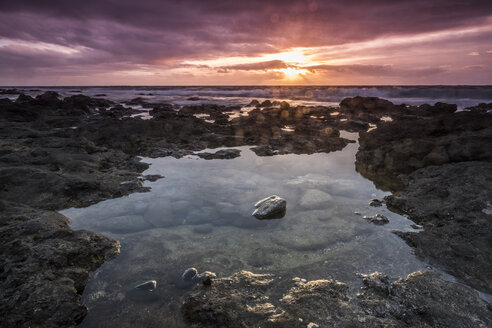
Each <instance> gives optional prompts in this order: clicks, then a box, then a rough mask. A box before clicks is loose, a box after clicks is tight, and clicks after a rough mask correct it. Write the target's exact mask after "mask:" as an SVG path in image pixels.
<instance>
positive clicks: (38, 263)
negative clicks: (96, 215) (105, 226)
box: [0, 201, 119, 327]
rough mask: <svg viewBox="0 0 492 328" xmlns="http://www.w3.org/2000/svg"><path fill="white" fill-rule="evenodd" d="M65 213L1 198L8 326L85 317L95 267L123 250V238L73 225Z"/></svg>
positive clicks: (0, 304) (2, 287) (1, 300)
mask: <svg viewBox="0 0 492 328" xmlns="http://www.w3.org/2000/svg"><path fill="white" fill-rule="evenodd" d="M68 222H69V221H68V219H67V218H66V217H64V216H63V215H61V214H58V213H56V212H51V211H45V210H37V209H33V208H30V207H27V206H23V205H18V204H13V203H8V202H5V201H0V253H1V254H2V256H1V257H0V313H1V314H2V320H1V322H0V326H2V327H69V326H74V325H75V324H77V323H79V322H80V321H82V319H83V318H84V316H85V315H86V313H87V308H86V307H85V305H83V304H82V303H81V301H80V295H81V294H82V292H83V291H84V287H85V284H86V280H87V279H88V278H89V271H93V270H95V269H97V268H98V267H99V266H100V265H101V264H102V263H103V262H104V261H105V260H107V259H110V258H112V257H114V256H115V255H116V254H118V253H119V243H118V242H117V241H113V240H111V239H109V238H106V237H102V236H100V235H97V234H96V233H93V232H90V231H84V230H80V231H73V230H71V229H70V227H69V225H68Z"/></svg>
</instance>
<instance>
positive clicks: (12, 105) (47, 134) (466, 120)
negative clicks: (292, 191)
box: [0, 90, 492, 327]
mask: <svg viewBox="0 0 492 328" xmlns="http://www.w3.org/2000/svg"><path fill="white" fill-rule="evenodd" d="M4 93H8V90H7V91H5V92H4ZM130 105H139V106H142V107H143V108H147V109H149V112H148V113H149V115H150V116H151V119H149V120H143V119H141V118H138V117H132V116H134V115H136V114H140V113H141V111H138V110H134V109H132V108H130V107H123V106H121V105H119V104H115V103H113V102H111V101H109V100H105V99H102V98H99V97H98V98H89V97H86V96H84V95H80V94H77V95H74V96H71V97H67V98H65V99H60V97H59V95H58V94H56V93H54V92H46V93H44V94H42V95H39V96H37V97H36V98H31V97H29V96H25V95H23V94H21V93H20V94H19V97H18V98H17V100H16V101H10V100H8V99H0V144H1V145H2V147H1V148H0V182H1V183H0V185H1V187H0V202H1V203H0V209H1V211H0V213H1V214H0V219H1V221H0V222H1V225H0V245H1V250H2V255H3V256H2V258H1V260H0V261H1V262H0V263H1V266H0V267H1V268H2V271H1V272H0V274H1V277H2V282H1V286H0V314H1V316H2V317H3V318H6V320H5V321H2V323H1V324H0V325H1V326H5V327H17V326H18V327H28V326H30V327H37V326H39V327H41V326H43V327H62V326H63V327H65V326H72V325H76V324H77V323H79V322H80V321H81V320H82V319H83V317H84V316H85V313H86V311H87V310H86V308H85V306H84V305H83V304H82V303H81V301H80V295H81V294H82V292H83V289H84V286H85V283H86V281H87V279H88V277H89V271H92V270H95V269H96V268H97V267H99V266H100V265H101V264H102V263H103V262H104V261H105V260H108V259H110V258H112V257H113V256H115V255H116V254H117V253H118V251H119V244H118V243H117V242H115V241H112V240H110V239H109V238H106V237H102V236H98V235H97V234H95V233H92V232H88V231H73V230H71V229H70V228H69V226H68V219H67V218H66V217H64V216H62V215H60V214H58V213H56V212H52V211H53V210H59V209H63V208H67V207H84V206H88V205H90V204H93V203H96V202H99V201H101V200H104V199H108V198H114V197H121V196H123V195H128V194H130V193H133V192H145V191H146V190H147V189H146V188H145V187H143V184H142V183H143V181H144V180H152V179H157V178H160V177H156V176H142V175H141V173H142V172H143V171H144V170H145V169H146V168H147V167H148V165H147V164H145V163H142V162H141V161H140V159H139V158H138V156H148V157H160V156H174V157H177V158H179V157H182V156H185V155H189V154H194V153H197V152H200V151H202V150H204V149H206V148H217V147H222V146H226V147H236V146H244V145H248V146H251V147H253V148H252V150H253V151H255V153H256V154H257V155H258V156H272V155H276V154H287V153H294V154H310V153H316V152H330V151H336V150H341V149H343V148H344V147H345V146H346V145H347V144H348V143H349V142H351V141H350V140H347V139H345V138H342V137H340V132H339V131H340V130H345V131H351V132H360V138H359V143H360V149H359V152H358V154H357V161H356V168H357V170H358V171H359V172H360V173H361V174H362V175H364V176H365V177H366V178H368V179H370V180H372V181H373V182H374V183H375V185H376V186H377V187H379V188H381V189H385V190H391V191H392V192H393V195H392V196H389V197H387V199H386V202H387V205H388V207H389V208H390V209H392V210H394V211H397V212H400V213H405V214H406V215H408V216H409V217H410V219H412V220H413V221H415V222H416V223H418V224H420V225H422V226H423V227H424V229H423V231H419V232H411V233H402V232H396V233H397V234H398V235H400V236H401V237H402V238H404V239H405V240H406V241H407V242H408V243H409V244H410V245H411V246H413V247H414V248H415V251H416V254H417V255H418V256H419V257H421V258H423V259H425V260H426V261H428V262H429V263H431V264H436V265H438V266H439V267H440V268H442V269H443V270H445V271H447V272H449V273H451V274H453V275H454V276H456V277H457V278H458V279H459V280H460V281H462V282H464V283H466V284H469V285H470V286H472V287H475V288H477V289H478V290H481V291H484V292H488V293H490V292H492V289H491V288H492V281H491V278H490V275H489V273H490V272H491V271H492V267H491V264H490V259H491V258H492V257H491V249H492V247H491V244H490V241H491V240H492V230H491V226H492V225H491V224H490V219H491V217H492V215H491V213H492V212H490V211H489V210H488V209H489V208H490V207H491V204H490V201H492V199H491V198H490V195H492V190H491V189H492V149H490V145H491V144H492V115H491V114H489V113H488V112H487V108H488V107H487V105H481V106H477V108H475V109H472V110H470V111H466V112H457V113H455V111H456V106H454V105H447V104H441V103H438V104H436V105H434V106H429V105H422V106H419V107H411V106H404V105H393V104H392V103H390V102H388V101H386V100H383V99H378V98H367V97H366V98H362V97H355V98H347V99H345V100H344V101H342V103H341V104H340V107H339V108H331V107H305V106H297V107H290V106H289V105H288V104H287V103H278V104H276V103H275V104H274V103H270V104H259V103H258V104H252V105H253V106H252V107H251V111H249V113H248V114H247V115H235V116H230V113H234V114H240V112H239V108H237V107H225V106H217V105H199V106H184V107H182V108H176V107H175V106H173V105H169V104H150V103H146V102H145V101H144V100H142V99H141V98H136V99H133V100H132V101H129V102H128V103H127V106H130ZM256 105H258V106H257V107H256V108H255V106H256ZM274 105H275V106H274ZM260 106H261V108H260ZM484 108H485V110H484ZM195 114H203V115H206V120H204V119H202V118H198V117H196V116H195ZM388 117H389V118H390V119H391V121H390V122H388V119H387V118H388ZM374 125H375V126H376V127H377V128H376V129H372V130H371V131H367V130H368V129H370V127H374ZM286 127H288V128H286ZM366 131H367V132H366ZM237 155H239V154H238V153H237V154H236V153H227V152H223V153H215V154H210V153H205V154H204V155H202V156H205V158H207V157H208V158H232V157H234V156H237ZM491 211H492V210H491ZM247 275H249V274H245V273H238V276H237V277H239V278H237V279H239V281H242V282H241V283H240V284H239V285H238V286H237V289H235V290H232V291H231V290H230V288H229V287H228V288H229V289H227V288H220V286H222V285H224V283H223V282H225V281H226V280H227V279H235V278H219V279H214V280H213V281H212V287H211V288H212V289H206V288H208V287H205V286H204V287H200V288H198V289H197V290H196V291H195V292H194V293H195V294H193V295H195V296H193V295H192V296H190V297H191V298H189V299H188V300H187V303H185V306H184V307H183V311H184V314H185V318H187V319H188V320H189V321H191V322H195V323H199V324H202V325H209V326H214V322H216V323H217V324H221V325H223V326H227V327H237V326H240V325H246V326H248V322H253V323H254V320H256V322H258V321H262V322H263V321H265V325H266V326H268V324H269V323H267V322H270V321H271V320H270V321H269V319H268V318H271V317H272V316H273V317H275V318H277V319H278V322H275V320H274V321H271V322H273V323H272V324H271V326H275V327H277V326H281V325H279V323H281V324H283V325H284V326H285V325H288V326H289V325H290V326H296V325H298V324H299V322H298V321H295V320H298V318H295V315H294V313H297V312H296V311H308V312H309V311H314V312H312V313H313V314H314V313H318V312H319V313H324V314H326V319H320V320H318V321H316V320H314V319H313V322H315V323H317V324H323V325H326V324H331V325H333V324H334V323H337V324H339V325H341V326H361V327H371V326H378V327H379V326H383V327H400V326H401V327H407V326H409V327H410V326H415V325H417V326H425V325H431V326H436V327H440V326H441V327H445V326H447V324H448V323H452V322H459V323H462V326H470V327H482V326H483V327H485V326H487V325H490V324H491V309H490V305H486V304H485V303H484V302H482V301H481V300H480V299H479V298H478V296H477V294H476V292H474V291H472V290H471V289H470V288H468V287H465V286H461V285H458V284H455V283H449V282H444V281H442V280H441V279H440V278H438V277H436V276H434V275H431V274H427V273H416V274H414V275H412V276H409V277H408V278H407V279H405V280H401V281H400V282H395V283H393V284H392V285H391V286H390V285H389V283H385V284H386V285H385V286H386V287H384V288H387V290H388V293H386V292H384V291H383V289H384V288H383V289H381V288H380V287H381V285H380V283H379V282H378V283H377V284H376V283H374V284H373V283H372V282H374V281H376V280H377V279H379V278H380V277H379V276H377V277H376V276H375V277H373V278H374V279H376V278H377V279H376V280H374V279H373V278H370V279H369V278H365V279H366V280H367V281H366V280H364V283H365V284H366V287H365V289H364V290H363V291H362V296H360V297H358V298H352V297H350V296H349V295H347V294H346V292H345V291H344V287H343V286H342V285H343V284H342V283H338V282H333V281H331V282H326V281H325V282H319V283H316V284H312V285H309V286H310V288H308V289H307V290H306V288H304V287H305V286H304V285H302V286H301V285H300V286H298V287H297V288H300V291H293V290H292V289H290V288H291V287H288V286H287V285H288V283H287V282H285V281H284V282H279V283H278V284H277V283H276V282H273V283H272V284H273V285H271V284H270V283H269V284H268V285H269V287H268V289H269V290H275V292H272V293H273V294H272V295H276V294H275V293H287V292H288V293H291V292H292V293H293V296H292V299H291V300H290V301H288V302H287V303H285V304H283V305H272V307H270V305H271V304H270V305H268V306H267V305H265V304H266V303H267V302H260V303H258V301H257V300H255V301H254V302H253V303H251V304H250V306H251V307H253V310H246V309H242V311H243V313H240V312H239V311H240V310H239V309H237V308H235V307H237V304H232V305H231V304H229V303H227V304H228V305H227V306H230V307H231V308H230V309H231V310H230V311H229V312H228V313H223V312H220V311H223V309H224V308H220V309H219V307H220V304H223V303H220V301H219V302H218V303H213V304H215V305H213V306H210V300H211V299H212V300H213V299H214V297H215V299H216V300H222V299H223V298H224V295H227V292H228V291H229V292H232V293H234V294H237V295H238V296H237V301H238V302H242V301H244V300H251V297H252V295H253V294H254V291H255V290H256V289H255V287H254V286H253V285H255V284H256V283H257V280H258V279H260V278H258V277H256V276H254V275H253V276H251V277H253V278H254V279H253V278H252V279H250V280H248V282H247V283H245V282H244V281H243V280H244V279H243V278H244V277H243V276H247ZM224 279H225V280H224ZM262 279H263V278H262ZM381 279H383V278H381ZM381 279H380V280H381ZM373 280H374V281H373ZM383 280H384V279H383ZM377 281H379V280H377ZM377 281H376V282H377ZM248 284H249V285H248ZM289 284H290V282H289ZM287 287H288V288H287ZM311 287H312V288H311ZM251 288H252V289H251ZM250 289H251V290H252V292H251V295H249V294H248V293H250ZM289 290H290V291H289ZM428 290H432V292H427V291H428ZM400 291H406V292H400ZM200 293H202V294H200ZM221 293H226V294H221ZM261 293H263V291H261ZM261 293H260V294H261ZM381 293H382V294H381ZM429 293H435V295H439V296H436V297H438V299H439V300H440V301H439V302H442V303H443V304H447V305H448V308H446V306H441V305H439V304H436V303H435V302H436V301H435V299H433V298H432V297H431V296H429V295H430V294H429ZM419 294H422V295H420V296H419ZM196 295H205V296H206V297H208V298H207V301H205V302H204V301H201V300H203V298H200V297H201V296H200V297H198V296H196ZM247 295H249V296H247ZM289 295H290V294H289ZM193 297H195V298H193ZM245 297H247V298H246V299H245ZM248 297H249V298H248ZM257 297H260V296H259V295H257ZM327 297H328V299H330V301H329V302H327V303H326V304H325V300H327ZM255 299H256V296H255ZM304 299H309V300H310V301H306V303H304V301H303V300H304ZM355 299H358V301H357V302H355ZM460 300H461V301H460ZM207 302H209V303H207ZM310 302H314V303H313V304H315V306H314V307H312V306H311V305H309V304H311V303H310ZM354 302H355V303H357V304H355V303H354ZM190 304H191V305H190ZM248 304H249V303H248ZM388 307H389V309H388ZM451 307H453V309H454V310H451V309H450V308H451ZM383 308H384V309H386V310H383ZM302 309H304V310H302ZM306 309H307V310H306ZM456 309H458V310H456ZM219 310H220V311H219ZM203 311H205V312H206V315H205V317H203V313H204V312H203ZM244 311H249V312H248V313H249V314H248V313H245V312H244ZM272 311H273V312H272ZM282 311H284V312H285V313H289V315H288V316H287V315H283V316H282V315H280V314H279V313H280V312H282ZM332 311H334V313H336V314H337V315H333V317H330V316H331V315H332V314H331V313H332ZM277 312H278V313H277ZM285 313H284V314H285ZM277 314H278V315H277ZM447 316H449V317H447ZM472 317H475V318H477V319H476V320H475V321H473V320H472V321H470V320H471V319H470V318H472ZM330 318H331V319H330ZM277 319H276V320H277ZM362 319H363V320H367V321H360V320H362ZM211 320H212V321H211ZM213 320H215V321H213ZM251 320H253V321H251ZM292 320H294V321H292ZM323 320H324V321H323ZM294 322H295V324H294ZM369 323H370V324H369ZM306 324H307V323H306V322H304V323H303V325H300V326H303V327H305V326H306Z"/></svg>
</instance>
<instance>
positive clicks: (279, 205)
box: [253, 195, 287, 220]
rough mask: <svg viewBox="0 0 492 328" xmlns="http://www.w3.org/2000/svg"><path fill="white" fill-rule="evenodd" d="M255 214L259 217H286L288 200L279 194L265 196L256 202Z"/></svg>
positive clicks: (262, 218)
mask: <svg viewBox="0 0 492 328" xmlns="http://www.w3.org/2000/svg"><path fill="white" fill-rule="evenodd" d="M255 207H256V210H255V211H254V212H253V216H254V217H256V218H257V219H260V220H264V219H279V218H282V217H284V215H285V211H286V207H287V201H286V200H285V199H283V198H281V197H279V196H277V195H272V196H270V197H267V198H264V199H262V200H260V201H259V202H257V203H256V204H255Z"/></svg>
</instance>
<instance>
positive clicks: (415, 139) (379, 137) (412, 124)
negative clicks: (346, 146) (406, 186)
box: [355, 112, 492, 190]
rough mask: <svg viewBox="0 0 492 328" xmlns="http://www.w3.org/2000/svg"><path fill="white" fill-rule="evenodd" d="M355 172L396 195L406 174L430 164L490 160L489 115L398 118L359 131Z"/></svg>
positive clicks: (491, 117) (491, 131)
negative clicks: (370, 128) (367, 130)
mask: <svg viewBox="0 0 492 328" xmlns="http://www.w3.org/2000/svg"><path fill="white" fill-rule="evenodd" d="M359 143H360V148H359V151H358V153H357V156H356V163H355V164H356V169H357V171H358V172H360V173H361V174H362V175H363V176H365V177H366V178H368V179H370V180H372V181H374V183H375V184H376V186H378V187H379V188H381V189H386V190H388V189H390V190H397V189H400V188H401V187H402V183H403V181H404V180H405V175H407V174H409V173H411V172H413V171H415V170H418V169H420V168H423V167H426V166H430V165H442V164H446V163H456V162H464V161H492V148H491V147H490V145H491V144H492V115H491V114H487V113H479V112H459V113H454V114H448V115H441V116H436V117H434V118H430V119H429V118H427V119H416V118H415V119H398V120H395V121H393V122H384V123H381V124H378V126H377V129H375V130H373V131H370V132H361V134H360V138H359Z"/></svg>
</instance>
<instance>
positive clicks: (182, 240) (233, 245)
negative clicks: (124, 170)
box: [62, 132, 428, 327]
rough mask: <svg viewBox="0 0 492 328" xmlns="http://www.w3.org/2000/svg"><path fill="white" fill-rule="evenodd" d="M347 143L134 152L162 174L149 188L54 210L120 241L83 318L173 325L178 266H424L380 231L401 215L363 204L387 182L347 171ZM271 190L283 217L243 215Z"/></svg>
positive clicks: (402, 224) (315, 273) (281, 270)
mask: <svg viewBox="0 0 492 328" xmlns="http://www.w3.org/2000/svg"><path fill="white" fill-rule="evenodd" d="M342 134H343V136H344V137H347V138H352V139H356V137H357V134H351V133H347V132H344V133H342ZM357 148H358V144H356V143H354V144H349V145H348V146H347V147H346V148H344V150H342V151H338V152H332V153H328V154H326V153H318V154H312V155H280V156H273V157H258V156H256V154H255V153H253V152H252V151H251V150H249V148H248V147H238V148H236V149H240V150H241V156H240V157H238V158H235V159H231V160H204V159H201V158H199V157H197V156H188V157H185V158H181V159H175V158H171V157H169V158H168V157H166V158H157V159H149V158H144V159H143V160H144V161H146V162H149V163H151V167H150V169H149V170H147V171H146V172H145V173H144V174H161V175H163V176H165V178H163V179H160V180H157V181H155V182H148V183H146V185H147V186H149V187H151V188H152V189H151V191H150V192H148V193H137V194H132V195H129V196H126V197H122V198H118V199H112V200H107V201H103V202H101V203H98V204H96V205H93V206H90V207H88V208H82V209H67V210H64V211H62V213H63V214H64V215H66V216H68V217H70V218H71V220H72V227H73V228H74V229H89V230H93V231H97V232H101V233H103V234H105V235H107V236H109V237H112V238H115V239H118V240H120V242H121V255H120V256H118V257H117V258H116V259H115V260H113V261H110V262H107V263H105V264H104V265H103V266H102V267H101V268H100V269H99V270H98V271H97V272H96V273H95V274H94V275H93V279H91V280H90V281H89V283H88V286H87V288H86V290H85V292H84V296H83V298H84V301H85V302H86V304H87V305H88V307H89V309H90V311H89V315H88V316H87V318H86V320H85V321H84V323H83V326H87V327H89V326H90V327H94V326H100V327H106V326H107V327H114V326H120V327H132V326H134V323H135V322H138V323H139V325H143V326H147V327H154V326H166V325H168V326H182V323H181V322H180V315H179V307H180V304H181V303H180V302H181V301H180V300H181V297H182V296H183V295H184V293H186V291H185V290H182V289H179V288H177V287H176V286H175V285H174V282H175V281H177V279H178V277H179V275H180V274H181V273H182V272H183V271H184V270H185V269H186V268H188V267H196V268H197V269H198V271H199V272H203V271H213V272H215V273H216V274H217V275H218V276H225V275H229V274H232V273H234V272H237V271H239V270H249V271H253V272H258V273H259V272H269V273H274V274H277V275H279V276H283V277H287V278H290V277H295V276H300V277H301V278H305V279H308V280H310V279H326V278H333V279H338V280H341V281H344V282H346V283H348V284H350V286H351V287H352V288H357V287H358V286H359V285H360V278H359V277H358V276H357V274H358V273H370V272H374V271H380V272H384V273H386V274H388V275H390V276H391V277H392V278H396V277H399V276H406V275H407V274H408V273H411V272H414V271H416V270H419V269H424V268H428V267H427V265H426V264H424V263H422V262H421V261H419V260H418V259H417V258H416V257H415V256H414V255H413V254H412V252H411V249H410V248H409V247H408V246H407V245H406V244H405V243H404V242H403V240H401V239H400V238H398V237H397V236H396V235H394V234H393V233H392V232H391V231H392V230H412V228H411V227H410V225H411V224H412V222H411V221H409V220H408V219H406V218H405V217H402V216H399V215H397V214H394V213H392V212H390V211H388V210H387V209H386V208H385V207H384V206H383V207H380V208H376V207H370V206H369V205H368V202H369V201H370V200H371V199H372V198H379V199H381V198H382V197H384V196H385V195H387V193H385V192H383V191H381V190H377V189H376V188H375V187H374V185H373V184H372V182H370V181H368V180H366V179H364V178H363V177H362V176H360V175H359V174H358V173H357V172H355V166H354V160H355V153H356V152H357ZM205 151H211V150H205ZM272 194H276V195H279V196H281V197H284V198H285V199H286V200H287V213H286V215H285V217H284V218H282V219H276V220H263V221H261V220H257V219H256V218H254V217H253V216H251V213H252V212H253V210H254V206H253V204H254V203H255V202H256V201H258V200H260V199H262V198H264V197H267V196H269V195H272ZM354 212H357V213H354ZM377 213H381V214H384V215H386V216H387V217H388V218H389V219H390V223H389V224H387V225H384V226H376V225H374V224H372V223H369V222H366V221H365V220H364V219H363V218H362V216H363V215H374V214H377ZM149 279H155V280H157V284H158V287H157V289H156V290H155V291H154V292H145V293H141V292H136V291H135V290H134V289H133V288H132V287H133V286H135V285H136V284H138V283H140V282H143V281H145V280H149Z"/></svg>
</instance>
